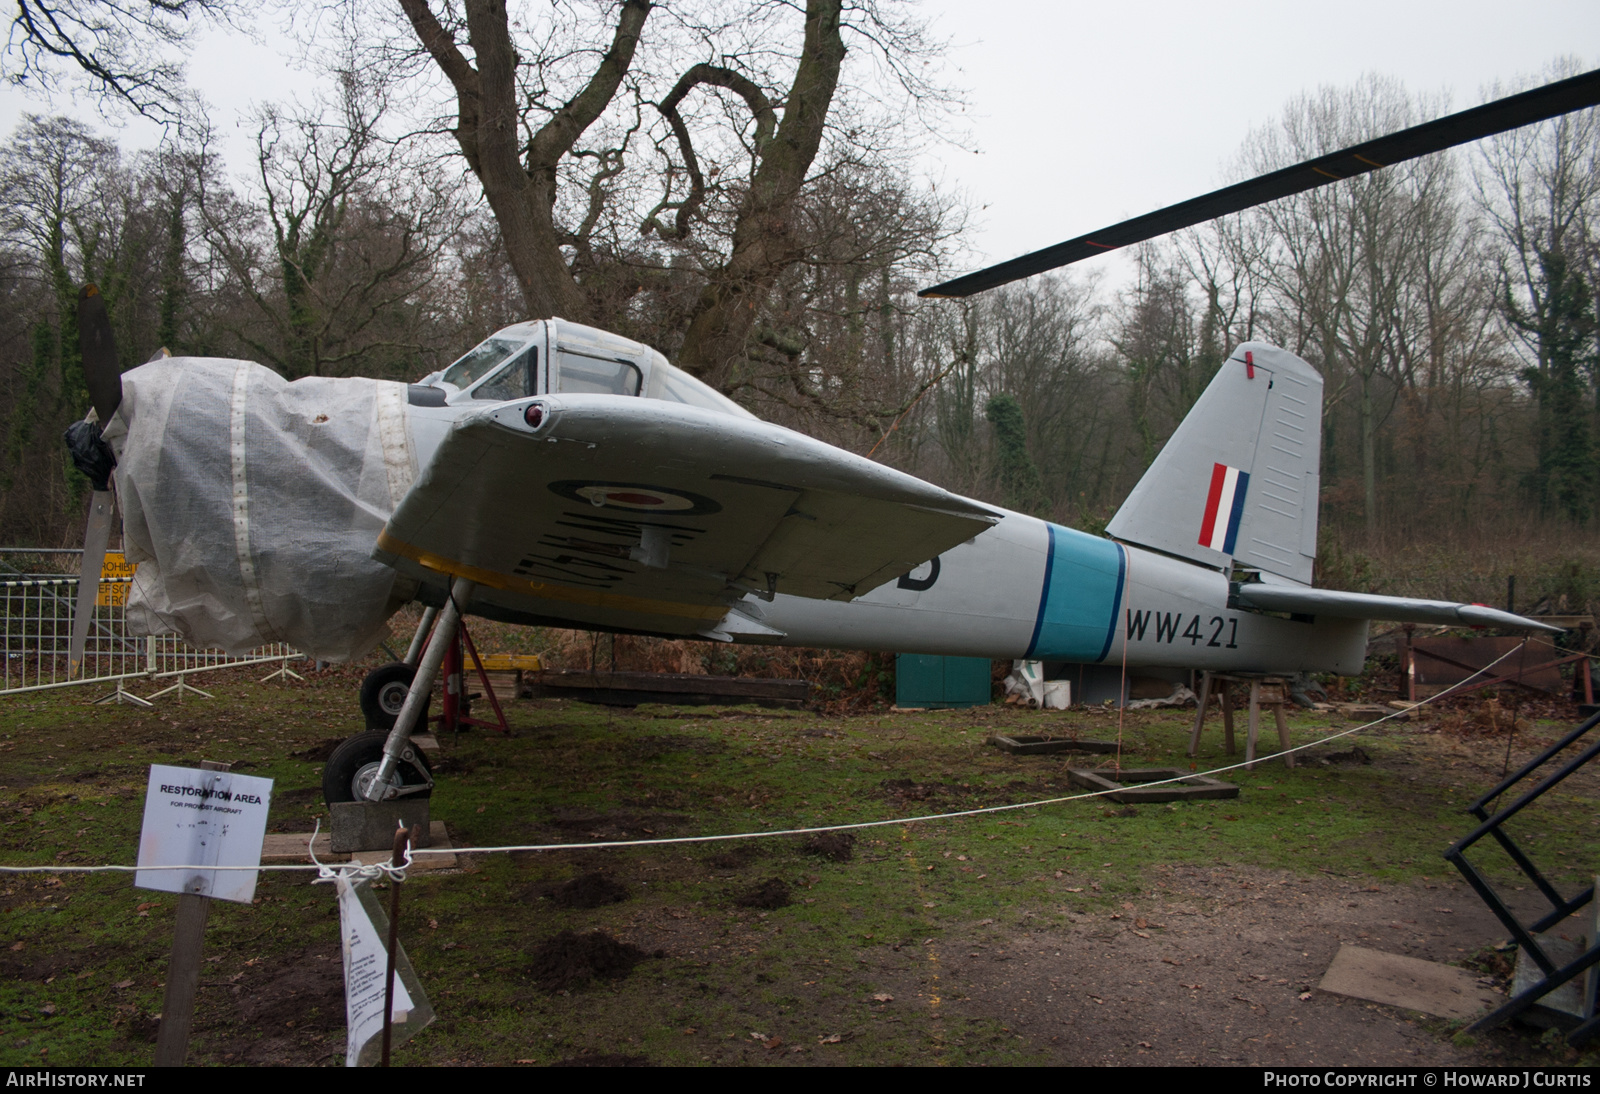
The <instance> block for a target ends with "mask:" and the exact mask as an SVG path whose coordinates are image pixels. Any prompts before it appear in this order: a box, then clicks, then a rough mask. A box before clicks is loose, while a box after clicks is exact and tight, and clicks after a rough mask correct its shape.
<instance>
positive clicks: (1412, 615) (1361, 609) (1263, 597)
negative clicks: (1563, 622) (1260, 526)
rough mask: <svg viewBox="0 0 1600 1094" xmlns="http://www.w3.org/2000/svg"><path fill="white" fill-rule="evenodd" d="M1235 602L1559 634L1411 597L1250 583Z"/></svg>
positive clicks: (1515, 618)
mask: <svg viewBox="0 0 1600 1094" xmlns="http://www.w3.org/2000/svg"><path fill="white" fill-rule="evenodd" d="M1235 590H1236V591H1235V593H1234V595H1233V597H1232V600H1233V601H1234V602H1235V603H1236V604H1237V605H1238V606H1239V607H1244V608H1259V609H1261V610H1262V611H1268V612H1293V613H1295V614H1297V615H1326V616H1332V617H1334V618H1335V619H1384V620H1389V621H1391V622H1394V623H1437V624H1439V625H1441V626H1445V627H1500V628H1503V629H1505V630H1524V631H1559V630H1560V629H1561V628H1560V627H1552V626H1550V625H1549V624H1548V623H1540V622H1539V621H1538V620H1537V619H1529V618H1528V617H1526V616H1522V615H1513V614H1511V613H1510V612H1502V611H1500V610H1499V609H1497V608H1486V607H1484V606H1483V605H1482V604H1457V603H1455V602H1453V601H1449V600H1413V599H1412V598H1411V597H1405V596H1378V595H1377V594H1375V593H1344V592H1337V591H1335V590H1332V589H1301V588H1296V587H1294V586H1290V585H1267V584H1264V583H1263V584H1258V583H1254V582H1252V583H1250V584H1247V585H1237V586H1235Z"/></svg>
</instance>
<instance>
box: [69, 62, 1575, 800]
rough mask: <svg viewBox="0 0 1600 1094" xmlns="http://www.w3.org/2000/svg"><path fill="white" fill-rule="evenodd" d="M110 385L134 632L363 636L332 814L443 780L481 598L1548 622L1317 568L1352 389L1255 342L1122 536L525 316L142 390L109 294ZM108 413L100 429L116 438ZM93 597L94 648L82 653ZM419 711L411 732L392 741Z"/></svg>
mask: <svg viewBox="0 0 1600 1094" xmlns="http://www.w3.org/2000/svg"><path fill="white" fill-rule="evenodd" d="M1597 101H1600V72H1592V73H1588V74H1586V75H1584V76H1579V77H1575V78H1573V79H1570V80H1564V81H1562V82H1560V83H1557V84H1551V85H1548V86H1546V87H1543V88H1539V89H1536V90H1534V91H1530V92H1526V93H1524V94H1521V95H1517V96H1513V97H1511V98H1508V99H1503V100H1500V101H1498V102H1494V103H1490V104H1488V105H1486V106H1481V107H1477V108H1475V109H1473V110H1468V111H1464V112H1462V113H1460V114H1455V115H1451V116H1449V117H1446V118H1442V119H1439V120H1437V121H1434V122H1429V123H1427V124H1425V125H1421V126H1417V127H1415V128H1413V129H1408V130H1405V131H1403V132H1401V133H1397V134H1394V135H1392V136H1389V137H1383V138H1379V139H1378V140H1375V141H1369V142H1367V143H1365V144H1362V145H1358V146H1356V147H1355V148H1352V149H1347V150H1345V151H1344V152H1339V153H1334V154H1332V155H1329V156H1324V157H1321V158H1319V159H1317V160H1312V161H1309V162H1308V163H1305V164H1301V165H1298V166H1296V167H1291V168H1286V169H1284V170H1282V171H1279V172H1275V173H1274V174H1271V175H1267V176H1265V177H1263V178H1261V179H1257V180H1254V181H1252V182H1247V183H1241V184H1239V185H1238V186H1233V187H1229V188H1227V189H1224V190H1220V191H1217V192H1216V193H1214V194H1211V195H1207V196H1205V197H1202V198H1197V199H1194V200H1192V201H1188V202H1184V203H1182V204H1180V205H1177V206H1173V207H1171V208H1170V209H1167V210H1162V211H1160V212H1157V213H1152V214H1148V215H1147V216H1144V217H1139V218H1135V219H1134V220H1132V221H1128V222H1126V223H1125V224H1120V225H1115V226H1112V227H1111V228H1108V229H1105V230H1103V231H1100V232H1096V233H1091V234H1090V235H1089V236H1084V237H1080V238H1078V239H1075V240H1071V241H1068V242H1067V243H1064V244H1061V245H1060V246H1058V247H1053V248H1050V249H1048V250H1045V251H1041V252H1038V253H1037V254H1034V255H1029V256H1025V257H1024V258H1021V259H1016V260H1014V261H1012V262H1008V263H1002V264H1001V265H999V266H996V267H993V268H992V269H989V270H985V271H981V272H979V273H976V274H971V275H968V276H967V277H964V278H959V279H957V280H955V281H952V282H948V283H946V284H944V285H940V286H938V287H936V288H934V289H930V290H927V292H926V293H925V294H924V295H930V294H931V295H965V294H967V293H970V292H976V291H980V290H982V289H984V288H989V287H992V286H995V285H999V284H1002V283H1004V282H1005V281H1009V280H1012V279H1014V278H1017V277H1023V276H1027V275H1028V274H1031V273H1037V272H1040V271H1042V270H1045V269H1049V268H1052V267H1053V266H1057V265H1061V264H1064V263H1066V262H1071V261H1076V260H1078V259H1080V258H1084V257H1088V256H1089V255H1091V254H1096V253H1101V252H1103V251H1104V250H1106V249H1110V248H1114V247H1118V246H1123V245H1126V244H1128V243H1133V242H1137V241H1139V240H1141V239H1146V238H1150V237H1151V236H1154V235H1157V234H1160V233H1162V232H1167V231H1171V230H1173V229H1175V228H1179V227H1183V226H1185V225H1188V224H1194V223H1199V222H1200V221H1202V220H1206V219H1209V218H1211V217H1214V216H1219V215H1222V214H1223V213H1227V212H1233V211H1237V210H1239V209H1243V208H1248V207H1249V206H1251V205H1254V204H1258V203H1260V202H1262V201H1267V200H1271V199H1272V198H1275V197H1280V196H1283V195H1285V194H1291V193H1295V192H1298V191H1300V190H1304V189H1308V188H1310V187H1312V186H1317V185H1322V184H1325V183H1329V182H1332V181H1334V180H1335V179H1337V178H1342V177H1348V176H1349V175H1352V174H1357V173H1360V172H1363V171H1367V170H1374V169H1376V168H1378V167H1380V166H1382V165H1384V164H1386V163H1393V162H1397V161H1399V160H1402V159H1406V158H1409V157H1411V156H1416V155H1422V154H1425V153H1427V152H1433V151H1438V150H1441V149H1444V148H1448V147H1451V146H1453V145H1456V144H1460V143H1462V142H1464V141H1468V140H1474V139H1477V138H1479V137H1483V136H1487V135H1490V134H1492V133H1496V132H1500V131H1502V130H1504V129H1508V128H1512V127H1515V126H1519V125H1526V124H1529V123H1531V122H1535V121H1539V120H1542V119H1544V118H1548V117H1552V116H1555V115H1557V114H1560V113H1564V112H1566V111H1570V110H1575V109H1579V108H1582V107H1588V106H1593V105H1595V103H1596V102H1597ZM80 308H81V319H80V326H81V330H82V332H83V334H82V338H83V358H84V368H85V372H86V375H87V377H88V386H89V391H90V393H91V397H92V400H93V402H94V412H93V414H92V416H91V418H90V420H89V421H88V422H87V423H79V425H77V426H75V427H74V428H73V430H71V431H69V435H68V438H69V447H70V448H71V449H72V451H73V454H74V459H75V460H76V461H77V463H78V465H79V466H80V467H81V468H83V469H84V471H85V472H86V473H87V474H89V476H90V477H91V479H93V480H94V483H95V501H94V508H93V511H92V512H93V515H92V517H91V542H90V549H89V550H86V552H85V559H84V572H85V575H86V584H88V583H89V582H91V581H92V580H93V578H94V577H95V575H97V574H98V572H99V568H100V563H101V559H100V558H99V557H96V555H97V553H103V550H104V545H105V542H106V540H105V535H106V532H107V531H108V529H109V521H110V495H109V482H108V479H109V477H110V474H111V473H112V467H113V464H114V466H115V476H116V482H117V492H118V498H119V501H120V504H121V508H122V513H123V519H124V542H125V549H126V551H127V552H128V555H129V557H130V559H131V560H133V561H135V562H137V563H138V569H137V572H136V575H135V579H134V586H133V589H132V592H131V594H130V597H129V604H128V619H129V623H130V625H131V626H132V627H134V628H141V629H144V630H147V631H148V632H150V633H157V632H171V631H176V632H178V633H180V634H182V635H183V636H184V637H186V638H187V639H189V640H190V641H191V642H194V643H195V644H197V645H202V646H208V645H220V646H223V647H225V648H230V649H235V650H243V649H248V648H250V647H252V646H255V645H258V644H260V643H262V642H266V641H275V640H281V641H287V642H290V643H293V644H295V645H297V646H298V647H299V648H301V649H303V650H305V651H307V652H308V653H313V654H316V655H317V656H322V657H328V658H332V659H341V658H349V657H353V656H357V655H360V654H362V653H365V652H366V651H367V650H369V649H371V648H372V647H373V646H375V645H376V644H377V642H378V641H379V640H380V638H381V637H382V636H383V635H384V634H385V633H386V629H385V620H386V619H387V618H388V617H389V616H390V615H391V614H392V612H393V611H394V610H395V609H396V608H397V607H399V606H400V605H401V604H403V603H405V602H407V601H410V600H413V599H415V600H420V601H421V602H422V603H423V604H424V605H426V606H427V610H426V611H425V613H424V619H423V624H422V626H421V627H420V628H419V630H418V632H417V634H416V636H415V638H414V639H413V640H412V642H411V646H410V649H409V651H408V653H407V656H406V658H405V660H404V662H402V663H399V664H397V665H392V666H386V667H385V668H383V669H379V670H377V671H376V673H375V674H373V676H371V677H369V681H368V684H369V686H368V688H366V689H364V696H365V697H367V698H369V699H371V700H372V701H373V702H372V704H371V707H370V709H369V714H370V715H373V716H374V717H373V720H374V721H377V722H379V723H387V725H383V724H380V728H378V729H376V730H373V731H369V732H367V733H363V734H360V735H358V736H356V737H353V738H351V739H350V740H348V741H346V742H344V744H343V745H341V746H340V748H339V749H338V750H337V751H336V752H335V753H334V756H333V758H332V759H331V760H330V761H329V763H328V764H327V765H326V767H325V779H324V791H325V793H326V794H327V796H328V798H329V800H330V801H358V800H371V801H378V800H383V799H386V798H394V797H399V796H405V795H413V794H427V793H429V792H430V791H431V789H432V787H433V780H432V777H431V775H430V774H429V771H428V768H427V764H426V762H425V761H424V760H423V759H422V756H421V754H420V752H418V751H416V750H415V749H413V747H412V745H411V741H410V735H411V733H412V732H413V730H414V728H415V727H416V726H417V725H418V723H419V719H420V718H421V716H422V714H423V711H424V709H425V708H426V705H427V700H428V694H429V691H430V689H431V687H432V684H433V681H434V679H435V677H436V675H437V673H438V671H439V667H440V664H441V662H442V660H443V658H444V655H445V651H446V648H447V647H448V646H449V645H450V644H451V643H452V642H453V641H454V639H455V635H456V631H457V628H458V622H459V619H460V617H461V616H462V614H472V615H480V616H486V617H489V618H493V619H499V620H506V621H511V622H517V623H528V624H536V625H556V626H564V627H578V628H587V629H592V630H599V631H611V632H616V633H629V634H649V635H662V636H670V637H674V638H704V639H709V640H712V641H722V642H753V643H763V644H777V645H785V644H787V645H803V646H822V647H835V648H853V649H879V650H895V651H901V652H921V653H934V654H955V655H970V656H981V657H989V658H1003V659H1016V658H1026V659H1037V660H1049V661H1062V662H1078V663H1087V664H1095V663H1100V662H1106V661H1108V660H1111V661H1115V662H1117V663H1122V664H1126V665H1128V666H1130V667H1136V666H1174V667H1183V668H1203V669H1214V670H1232V671H1248V672H1293V671H1313V672H1334V673H1344V674H1351V673H1356V672H1359V671H1360V670H1361V667H1362V664H1363V662H1364V660H1365V656H1366V641H1367V623H1368V621H1369V620H1372V619H1385V620H1395V621H1401V622H1419V623H1443V624H1451V625H1467V626H1494V627H1505V628H1524V629H1544V630H1549V629H1552V628H1549V627H1545V626H1544V625H1543V624H1541V623H1539V622H1537V621H1535V620H1532V619H1527V618H1523V617H1520V616H1516V615H1511V614H1508V613H1506V612H1501V611H1497V610H1495V609H1492V608H1486V607H1482V606H1477V605H1468V604H1458V603H1451V602H1444V601H1429V600H1413V599H1402V598H1395V597H1385V596H1374V595H1365V594H1358V593H1349V592H1335V591H1329V590H1319V589H1314V588H1312V587H1311V584H1310V582H1311V573H1312V562H1313V559H1314V557H1315V555H1316V549H1317V497H1318V456H1319V453H1320V450H1321V405H1322V378H1321V377H1320V376H1319V375H1318V374H1317V372H1316V370H1315V369H1313V368H1312V367H1311V366H1310V365H1308V364H1307V363H1306V362H1304V361H1302V360H1300V359H1299V358H1298V357H1296V356H1294V355H1293V354H1291V353H1289V352H1287V351H1285V350H1282V349H1279V348H1277V347H1275V346H1271V345H1268V344H1266V343H1260V342H1256V343H1246V344H1244V345H1242V346H1240V347H1238V348H1237V349H1236V350H1235V351H1234V352H1233V353H1232V355H1231V356H1230V357H1229V358H1228V359H1227V361H1226V362H1225V363H1224V364H1223V365H1222V367H1221V368H1220V369H1219V371H1218V372H1217V374H1216V376H1215V378H1214V379H1213V380H1212V381H1211V383H1210V385H1209V386H1208V387H1207V388H1206V390H1205V392H1204V393H1203V394H1202V396H1201V397H1200V399H1199V401H1198V402H1197V403H1196V404H1195V406H1194V408H1193V409H1192V410H1191V411H1190V413H1189V414H1188V416H1187V417H1186V418H1185V419H1184V420H1183V422H1182V423H1181V425H1180V426H1179V428H1178V430H1177V431H1176V432H1175V433H1174V434H1173V436H1172V438H1171V439H1170V440H1169V441H1168V443H1167V445H1166V446H1165V447H1164V448H1163V449H1162V451H1161V452H1160V454H1159V455H1158V456H1157V458H1156V460H1155V462H1154V463H1153V464H1152V465H1151V467H1150V469H1149V470H1148V471H1147V472H1146V474H1145V475H1144V477H1143V479H1141V480H1140V482H1139V484H1138V485H1137V487H1135V489H1134V491H1133V493H1132V494H1131V495H1130V496H1129V497H1128V499H1127V501H1126V503H1125V504H1124V505H1123V506H1122V508H1121V509H1120V510H1119V511H1118V512H1117V514H1116V516H1115V517H1114V518H1113V519H1112V521H1111V523H1110V524H1109V525H1108V527H1107V532H1108V536H1107V537H1106V538H1102V537H1098V536H1092V535H1087V534H1085V533H1083V532H1078V531H1074V530H1073V529H1070V528H1065V527H1062V526H1060V525H1057V524H1052V523H1050V522H1048V521H1044V520H1039V519H1036V518H1034V517H1031V516H1025V515H1023V514H1019V513H1011V512H1007V511H1005V510H1003V509H1000V508H997V507H995V506H992V505H988V504H985V503H982V502H978V501H973V500H971V499H969V498H963V497H959V496H957V495H955V494H952V493H950V492H949V491H946V490H943V489H941V488H940V487H938V486H934V485H932V484H931V483H927V482H923V481H921V480H919V479H916V478H913V477H912V476H910V475H906V474H903V473H901V472H899V471H895V470H892V469H890V468H887V467H884V466H881V465H879V464H876V463H873V462H872V461H870V460H867V459H864V458H862V457H860V456H857V455H854V454H852V453H849V452H845V451H843V450H841V449H838V448H835V447H832V446H830V445H827V444H824V443H822V442H820V441H817V440H814V439H812V438H810V437H806V436H804V435H802V434H799V433H796V432H794V431H792V430H789V429H785V428H782V427H780V426H776V425H772V424H769V423H766V422H763V421H761V420H759V419H758V418H756V417H755V416H754V415H752V414H751V413H749V412H748V411H746V410H745V409H743V408H742V407H740V406H738V405H737V404H735V403H733V402H732V401H730V400H728V399H727V398H724V397H723V396H722V395H720V394H719V393H717V392H716V391H714V390H713V389H711V388H710V387H707V386H706V385H705V384H702V383H701V382H700V381H698V380H696V379H695V378H693V377H691V376H689V375H688V374H687V373H685V372H683V371H681V370H679V369H677V368H674V367H673V366H672V365H671V364H669V363H668V362H667V361H666V359H665V358H664V357H662V356H661V355H660V354H659V353H656V352H655V351H654V350H651V349H650V348H648V347H646V346H643V345H640V344H638V343H635V342H632V341H628V340H627V339H623V338H619V337H617V336H615V335H612V334H608V333H606V332H604V331H601V330H597V329H594V328H592V327H587V326H581V325H579V324H576V323H570V322H567V321H565V320H561V319H547V320H541V321H535V322H528V323H519V324H517V325H515V326H512V327H507V328H506V329H505V330H502V331H499V332H497V333H496V334H494V335H493V336H492V337H490V338H488V339H487V340H485V341H484V342H483V343H482V344H480V345H479V346H477V347H475V348H474V349H473V350H472V351H471V352H469V353H468V354H467V355H466V356H464V357H462V358H461V359H460V360H459V361H457V362H455V363H454V364H452V365H451V366H450V367H448V368H446V369H443V370H442V371H440V372H436V373H434V374H432V375H430V376H428V377H425V378H424V379H423V380H421V381H420V382H419V383H417V384H414V385H410V386H407V385H404V384H394V383H384V382H379V381H371V380H333V379H303V380H298V381H296V382H294V383H288V382H286V381H284V380H283V379H282V378H281V377H279V376H278V375H277V374H275V373H273V372H271V371H270V370H268V369H266V368H263V367H262V366H260V365H256V364H252V363H250V362H244V361H229V360H215V359H203V358H170V359H163V360H159V361H154V362H151V363H149V364H146V365H143V366H141V367H139V368H135V369H132V370H130V371H129V372H127V373H126V374H122V375H120V376H119V368H118V365H117V361H116V356H115V350H114V348H113V346H112V343H111V336H110V326H109V322H108V320H107V317H106V312H105V308H104V305H103V303H102V302H101V300H100V298H99V296H98V294H97V293H96V292H95V291H94V289H93V287H92V286H91V287H89V288H87V289H85V290H84V294H83V296H82V297H81V300H80ZM97 423H104V430H103V433H102V430H101V428H100V425H99V424H97ZM88 615H89V613H87V612H83V611H80V613H79V616H78V619H77V621H76V624H75V631H74V636H73V649H72V657H73V661H74V662H75V663H76V662H78V661H80V660H81V658H82V655H83V649H84V635H85V633H86V631H87V624H88ZM391 727H392V728H391Z"/></svg>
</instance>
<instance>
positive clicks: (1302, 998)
mask: <svg viewBox="0 0 1600 1094" xmlns="http://www.w3.org/2000/svg"><path fill="white" fill-rule="evenodd" d="M1310 998H1311V993H1310V992H1309V991H1303V992H1301V993H1300V1001H1301V1002H1305V1001H1306V1000H1307V999H1310Z"/></svg>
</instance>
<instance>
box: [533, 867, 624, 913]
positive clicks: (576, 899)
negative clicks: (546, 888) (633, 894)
mask: <svg viewBox="0 0 1600 1094" xmlns="http://www.w3.org/2000/svg"><path fill="white" fill-rule="evenodd" d="M549 896H550V899H551V900H553V901H555V902H556V903H557V904H559V905H561V907H563V908H599V907H603V906H604V905H607V904H620V903H622V902H623V901H624V900H627V899H628V887H627V886H626V885H623V884H622V883H621V882H620V881H615V880H613V879H611V878H609V877H607V876H606V875H605V874H603V873H598V872H596V873H593V874H583V875H581V876H579V877H575V878H573V879H571V880H570V881H564V882H562V883H561V884H560V885H557V886H556V887H555V888H554V889H552V890H551V891H550V894H549Z"/></svg>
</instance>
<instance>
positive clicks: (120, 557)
mask: <svg viewBox="0 0 1600 1094" xmlns="http://www.w3.org/2000/svg"><path fill="white" fill-rule="evenodd" d="M132 577H133V563H131V562H129V561H128V558H127V556H126V555H124V554H123V553H122V552H121V551H107V552H106V560H105V562H104V563H102V564H101V566H100V589H99V591H98V592H97V593H96V594H95V598H94V602H95V604H96V605H97V606H98V607H101V608H120V607H122V606H123V605H124V604H126V603H127V602H128V581H129V579H130V578H132Z"/></svg>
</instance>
